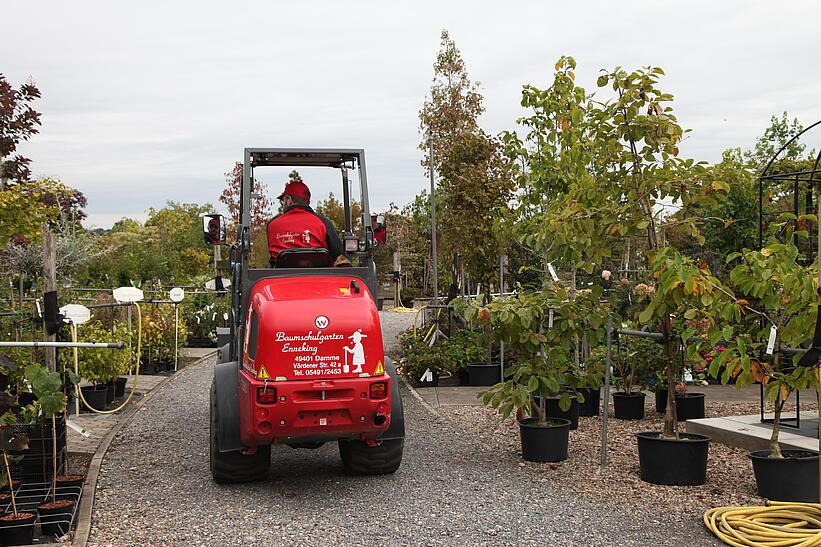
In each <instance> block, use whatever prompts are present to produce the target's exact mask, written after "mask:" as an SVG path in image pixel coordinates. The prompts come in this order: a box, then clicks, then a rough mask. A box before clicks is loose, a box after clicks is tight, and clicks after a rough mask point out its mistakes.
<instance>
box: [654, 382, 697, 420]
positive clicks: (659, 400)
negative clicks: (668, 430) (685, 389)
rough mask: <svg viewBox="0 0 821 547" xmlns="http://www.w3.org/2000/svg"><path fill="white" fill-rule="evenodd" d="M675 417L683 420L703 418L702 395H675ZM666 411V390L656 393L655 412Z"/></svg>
mask: <svg viewBox="0 0 821 547" xmlns="http://www.w3.org/2000/svg"><path fill="white" fill-rule="evenodd" d="M675 399H676V417H677V418H678V419H679V420H681V421H683V420H697V419H699V418H703V417H704V394H703V393H682V394H681V395H676V396H675ZM666 411H667V390H666V389H665V390H664V391H656V412H659V413H662V414H663V413H665V412H666Z"/></svg>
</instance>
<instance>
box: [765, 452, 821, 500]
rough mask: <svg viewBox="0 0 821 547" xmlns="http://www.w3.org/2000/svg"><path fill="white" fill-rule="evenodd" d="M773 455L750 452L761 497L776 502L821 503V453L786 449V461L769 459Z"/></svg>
mask: <svg viewBox="0 0 821 547" xmlns="http://www.w3.org/2000/svg"><path fill="white" fill-rule="evenodd" d="M770 453H771V451H770V450H757V451H755V452H750V459H751V460H752V461H753V473H755V483H756V485H757V486H758V495H759V496H761V497H762V498H767V499H768V500H775V501H800V502H807V503H818V454H817V453H815V452H812V451H810V450H782V451H781V454H782V455H783V456H784V458H768V457H767V456H769V455H770Z"/></svg>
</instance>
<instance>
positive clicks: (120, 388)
mask: <svg viewBox="0 0 821 547" xmlns="http://www.w3.org/2000/svg"><path fill="white" fill-rule="evenodd" d="M126 383H128V378H124V377H122V376H120V377H119V378H117V379H116V380H114V398H115V399H120V398H122V397H125V384H126Z"/></svg>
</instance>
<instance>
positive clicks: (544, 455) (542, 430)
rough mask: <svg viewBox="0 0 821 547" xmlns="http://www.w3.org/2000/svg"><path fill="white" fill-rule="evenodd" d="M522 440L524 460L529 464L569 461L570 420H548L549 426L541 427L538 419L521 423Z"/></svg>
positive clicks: (526, 419) (528, 419)
mask: <svg viewBox="0 0 821 547" xmlns="http://www.w3.org/2000/svg"><path fill="white" fill-rule="evenodd" d="M519 434H520V436H521V439H522V459H524V460H525V461H529V462H560V461H563V460H566V459H567V441H568V437H569V436H570V420H564V419H562V418H548V419H547V425H546V426H541V425H539V419H538V418H525V419H524V420H522V421H521V422H519Z"/></svg>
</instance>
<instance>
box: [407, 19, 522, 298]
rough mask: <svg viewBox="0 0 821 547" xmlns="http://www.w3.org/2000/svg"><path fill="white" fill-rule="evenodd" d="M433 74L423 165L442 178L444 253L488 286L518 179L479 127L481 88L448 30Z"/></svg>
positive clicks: (424, 113)
mask: <svg viewBox="0 0 821 547" xmlns="http://www.w3.org/2000/svg"><path fill="white" fill-rule="evenodd" d="M433 70H434V77H433V83H432V85H431V90H430V96H429V98H428V100H426V101H425V104H424V105H423V107H422V109H421V110H420V112H419V121H420V132H421V133H422V141H421V142H420V144H419V148H420V150H423V151H424V153H425V157H424V159H423V161H422V165H423V167H425V169H426V170H427V171H428V173H429V172H430V168H431V167H433V168H434V169H435V171H436V172H438V174H439V181H438V182H439V192H440V194H441V196H440V198H441V199H437V218H438V219H440V221H439V222H440V225H441V226H442V227H443V229H442V234H443V236H442V243H443V247H444V249H443V251H444V254H445V256H451V255H453V254H459V255H461V256H462V260H463V263H464V264H465V269H466V271H467V273H468V275H469V276H470V277H471V279H472V280H473V281H474V282H477V283H480V284H481V285H482V287H484V288H487V286H488V284H489V283H490V280H491V279H493V278H494V276H495V273H496V267H495V264H496V261H497V260H498V258H499V255H500V254H501V253H502V249H501V244H500V243H499V241H498V240H497V238H496V237H495V230H494V221H495V219H496V218H498V217H499V214H500V212H501V210H502V209H503V208H504V207H506V206H507V203H508V201H509V199H510V197H511V195H512V191H513V180H512V176H511V174H510V172H509V170H508V168H507V162H506V160H505V158H504V157H503V155H502V154H501V149H500V146H499V143H498V141H497V140H496V139H494V138H492V137H491V136H489V135H487V134H486V133H485V132H484V131H482V129H481V128H480V127H479V122H478V119H477V118H478V116H479V115H480V114H481V113H482V112H484V105H483V103H482V101H483V98H482V95H481V94H480V93H479V85H478V83H476V82H471V81H470V78H469V77H468V74H467V69H466V68H465V62H464V60H463V59H462V56H461V54H460V53H459V50H458V49H457V48H456V44H455V43H454V42H453V40H452V39H451V38H450V36H449V35H448V33H447V31H442V43H441V47H440V50H439V53H438V54H437V56H436V62H435V63H434V65H433ZM431 146H432V148H433V162H432V166H431V158H430V157H429V154H430V152H429V147H431ZM440 205H441V207H442V209H441V213H440V212H439V206H440ZM446 267H447V266H446Z"/></svg>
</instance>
